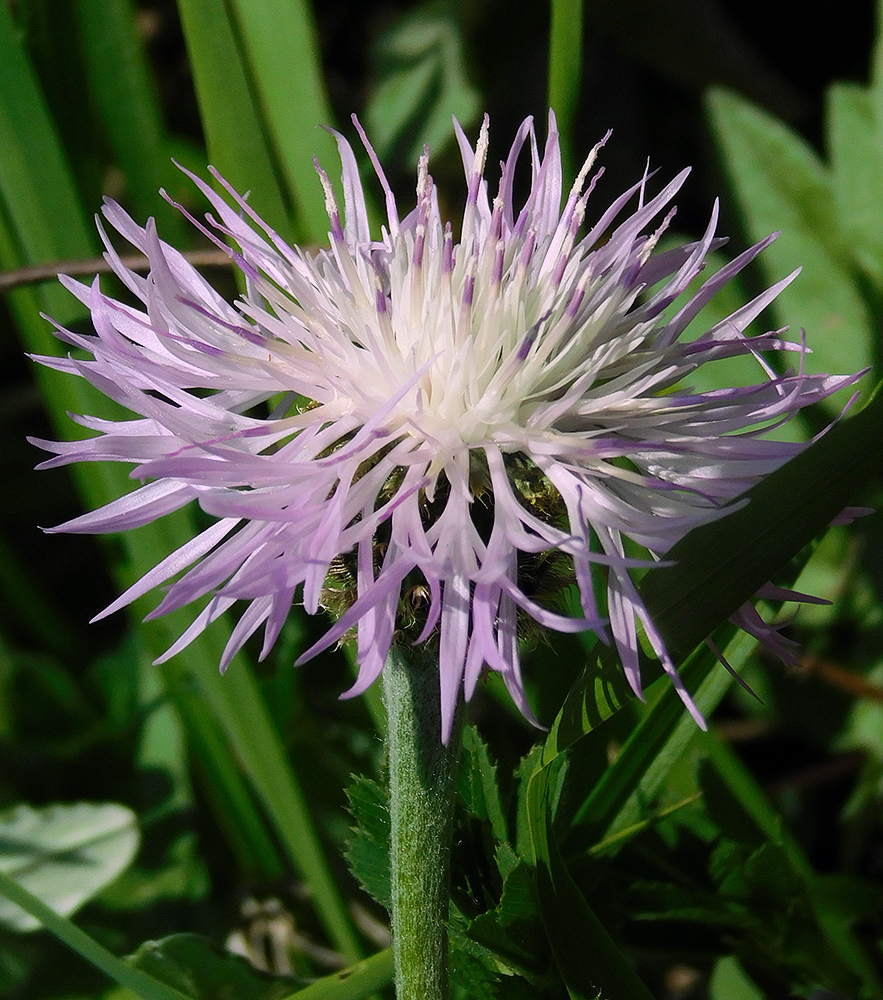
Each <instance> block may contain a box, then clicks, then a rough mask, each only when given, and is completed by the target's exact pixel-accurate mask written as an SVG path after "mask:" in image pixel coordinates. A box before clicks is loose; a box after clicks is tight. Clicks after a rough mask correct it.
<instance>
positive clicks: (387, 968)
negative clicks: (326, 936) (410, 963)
mask: <svg viewBox="0 0 883 1000" xmlns="http://www.w3.org/2000/svg"><path fill="white" fill-rule="evenodd" d="M392 979H393V958H392V948H386V949H384V950H383V951H379V952H377V954H376V955H372V956H371V957H370V958H363V959H362V961H360V962H356V963H355V964H354V965H350V966H349V967H348V968H346V969H341V970H340V972H334V973H332V974H331V975H330V976H325V977H324V978H323V979H317V980H316V982H314V983H310V985H309V986H306V987H305V988H304V989H302V990H298V992H297V993H293V994H292V995H291V996H289V997H287V998H286V1000H363V998H364V997H372V996H373V995H374V994H375V993H376V992H377V991H378V990H380V989H382V988H383V987H384V986H389V985H390V984H391V983H392Z"/></svg>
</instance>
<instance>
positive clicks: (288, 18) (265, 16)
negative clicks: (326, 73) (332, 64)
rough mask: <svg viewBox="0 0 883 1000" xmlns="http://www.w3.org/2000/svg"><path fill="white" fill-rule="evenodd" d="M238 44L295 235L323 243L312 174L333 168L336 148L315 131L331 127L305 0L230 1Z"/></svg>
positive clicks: (323, 217)
mask: <svg viewBox="0 0 883 1000" xmlns="http://www.w3.org/2000/svg"><path fill="white" fill-rule="evenodd" d="M230 8H231V9H232V10H233V11H234V13H235V18H236V27H237V37H238V40H239V41H240V43H241V48H242V51H243V52H244V53H245V55H246V58H247V65H248V72H249V74H250V77H251V79H252V80H253V81H254V83H255V86H256V90H257V96H258V98H259V100H260V104H261V108H262V112H263V120H264V122H265V134H266V135H267V137H268V139H269V141H270V143H271V144H272V146H273V148H274V150H275V151H276V153H277V154H278V162H279V173H280V175H281V177H282V178H283V179H284V181H285V183H286V184H287V193H288V197H289V199H290V200H291V202H292V203H293V205H294V208H295V214H296V219H295V221H296V223H297V227H298V233H299V235H300V237H301V238H302V239H305V240H321V239H324V237H325V234H326V233H327V232H328V215H327V212H326V211H325V196H324V193H323V191H322V185H321V184H320V183H319V178H318V177H317V176H316V171H315V169H314V167H313V156H316V157H318V159H319V161H320V162H321V163H322V164H323V165H324V167H325V169H326V170H329V171H330V170H331V165H332V164H333V163H336V162H337V147H336V145H335V142H334V140H333V139H332V137H331V136H330V135H328V133H327V132H325V131H324V130H323V129H321V128H319V127H318V126H320V125H326V126H332V125H334V116H333V114H332V111H331V105H330V103H329V101H328V96H327V94H326V92H325V83H324V80H323V78H322V67H321V53H320V51H319V40H318V33H317V31H316V25H315V23H314V20H313V13H312V10H311V7H310V4H309V3H308V2H307V0H231V4H230Z"/></svg>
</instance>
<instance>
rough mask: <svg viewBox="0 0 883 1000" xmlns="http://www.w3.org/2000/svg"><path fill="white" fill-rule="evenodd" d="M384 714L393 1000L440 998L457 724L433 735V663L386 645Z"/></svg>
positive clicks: (436, 719)
mask: <svg viewBox="0 0 883 1000" xmlns="http://www.w3.org/2000/svg"><path fill="white" fill-rule="evenodd" d="M383 694H384V699H385V701H386V709H387V716H388V720H389V723H388V732H387V750H388V756H389V794H390V824H391V826H390V866H391V875H392V878H391V889H392V933H393V954H394V958H395V977H396V997H397V1000H447V997H448V931H447V921H448V899H449V892H450V857H451V827H452V817H453V805H454V784H455V778H456V765H457V756H458V751H459V746H460V730H459V727H458V726H456V725H455V726H454V733H453V735H452V736H451V740H450V743H449V745H448V746H445V745H444V744H443V743H442V741H441V710H440V701H439V672H438V664H437V663H433V662H432V660H431V659H430V658H429V657H426V656H425V655H424V654H423V653H422V652H421V651H415V650H402V649H398V648H395V647H393V649H392V650H391V651H390V654H389V659H388V660H387V663H386V666H385V667H384V670H383Z"/></svg>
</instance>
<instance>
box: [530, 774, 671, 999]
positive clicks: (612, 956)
mask: <svg viewBox="0 0 883 1000" xmlns="http://www.w3.org/2000/svg"><path fill="white" fill-rule="evenodd" d="M548 794H549V768H548V767H543V768H540V769H539V770H538V771H537V772H536V773H535V774H534V776H533V778H532V779H531V781H530V786H529V789H528V797H529V802H528V818H529V819H530V830H531V837H532V840H533V847H534V853H535V855H536V865H537V890H538V893H539V898H540V907H541V910H542V913H543V921H544V923H545V926H546V934H547V936H548V938H549V943H550V944H551V946H552V951H553V953H554V955H555V960H556V962H557V964H558V968H559V970H560V972H561V975H562V978H563V979H564V983H565V985H566V987H567V992H568V994H569V995H570V997H571V1000H598V997H599V996H600V997H602V998H603V1000H651V994H650V993H649V992H648V990H647V987H646V986H644V984H643V983H642V982H641V980H640V979H639V978H638V976H637V974H636V973H635V971H634V970H633V969H632V967H631V965H630V964H629V962H628V961H627V959H626V958H625V956H623V955H622V953H621V952H620V951H619V949H618V948H617V947H616V945H615V944H614V942H613V940H612V939H611V937H610V935H609V934H608V933H607V931H606V930H605V929H604V927H603V926H602V924H601V922H600V921H599V920H598V918H597V917H596V916H595V914H594V912H593V911H592V910H591V909H590V907H589V905H588V903H586V900H585V898H584V897H583V895H582V893H581V892H580V890H579V887H578V886H577V885H576V883H575V882H574V881H573V879H572V878H571V876H570V874H569V872H568V871H567V868H566V866H565V864H564V861H563V860H562V858H561V854H560V852H559V850H558V845H557V844H556V843H555V839H554V835H553V832H552V829H551V823H550V821H549V808H548Z"/></svg>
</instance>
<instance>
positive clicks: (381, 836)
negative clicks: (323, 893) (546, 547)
mask: <svg viewBox="0 0 883 1000" xmlns="http://www.w3.org/2000/svg"><path fill="white" fill-rule="evenodd" d="M346 794H347V798H348V799H349V803H350V812H351V813H352V815H353V818H354V819H355V821H356V825H355V826H354V827H353V833H352V836H351V837H350V840H349V843H348V845H347V851H346V860H347V864H348V865H349V868H350V871H351V872H352V873H353V875H354V876H355V877H356V878H357V879H358V881H359V883H360V884H361V886H362V888H363V889H365V891H366V892H368V893H369V894H370V895H371V896H372V897H373V898H374V899H376V900H377V902H378V903H380V905H381V906H383V907H386V909H387V910H388V909H390V908H391V904H392V893H391V890H390V870H389V802H388V798H387V793H386V790H385V789H384V788H383V787H382V786H381V785H379V784H377V782H376V781H371V780H370V779H369V778H362V777H357V778H355V780H354V781H353V782H352V784H350V786H349V788H347V790H346Z"/></svg>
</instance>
